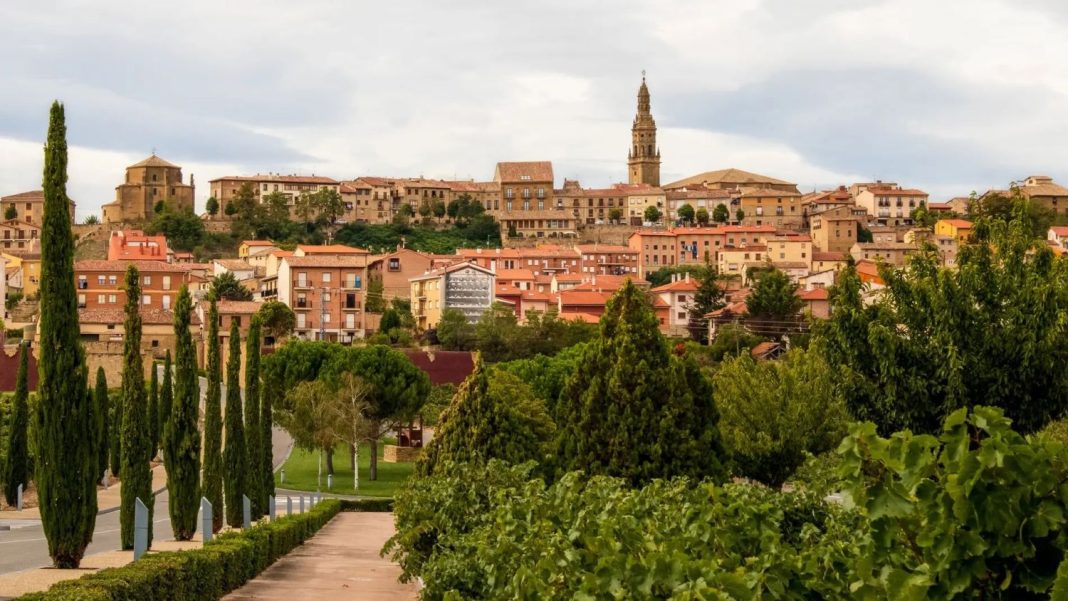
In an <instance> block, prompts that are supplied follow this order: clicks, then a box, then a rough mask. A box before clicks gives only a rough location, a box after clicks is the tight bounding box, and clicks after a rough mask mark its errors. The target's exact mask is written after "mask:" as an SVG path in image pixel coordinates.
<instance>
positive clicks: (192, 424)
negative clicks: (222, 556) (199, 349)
mask: <svg viewBox="0 0 1068 601" xmlns="http://www.w3.org/2000/svg"><path fill="white" fill-rule="evenodd" d="M192 312H193V303H192V299H191V298H190V296H189V289H188V288H186V286H184V285H183V286H182V288H181V290H179V292H178V300H177V301H176V302H175V305H174V338H175V356H174V404H173V406H172V407H171V417H170V420H169V421H168V422H167V434H166V436H165V437H164V439H165V445H166V451H165V456H164V459H165V461H166V463H165V465H166V467H167V492H168V495H169V501H170V514H171V529H172V530H173V531H174V538H175V539H176V540H189V539H190V538H192V537H193V534H194V533H195V532H196V530H197V509H198V508H199V507H200V428H199V420H200V386H199V383H198V381H197V364H196V354H195V351H194V349H193V338H192V334H191V333H190V331H189V319H190V315H191V314H192Z"/></svg>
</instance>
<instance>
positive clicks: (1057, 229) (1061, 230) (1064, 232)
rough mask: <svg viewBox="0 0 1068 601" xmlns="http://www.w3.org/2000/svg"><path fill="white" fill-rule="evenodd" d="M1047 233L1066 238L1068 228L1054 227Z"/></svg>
mask: <svg viewBox="0 0 1068 601" xmlns="http://www.w3.org/2000/svg"><path fill="white" fill-rule="evenodd" d="M1049 231H1051V232H1053V235H1055V236H1068V226H1063V225H1055V226H1053V227H1051V228H1049Z"/></svg>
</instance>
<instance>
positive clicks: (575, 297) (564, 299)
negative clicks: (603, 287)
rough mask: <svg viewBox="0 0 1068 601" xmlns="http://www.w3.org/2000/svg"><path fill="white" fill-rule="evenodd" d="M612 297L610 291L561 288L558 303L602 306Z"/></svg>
mask: <svg viewBox="0 0 1068 601" xmlns="http://www.w3.org/2000/svg"><path fill="white" fill-rule="evenodd" d="M610 298H612V294H611V293H610V292H588V291H584V290H563V291H561V292H560V304H561V305H563V306H587V307H589V306H592V307H603V306H605V304H607V303H608V299H610Z"/></svg>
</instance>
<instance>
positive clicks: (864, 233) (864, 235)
mask: <svg viewBox="0 0 1068 601" xmlns="http://www.w3.org/2000/svg"><path fill="white" fill-rule="evenodd" d="M874 240H875V236H874V235H873V234H872V233H871V230H869V229H868V228H866V227H864V226H863V225H861V224H860V223H859V222H858V223H857V242H873V241H874Z"/></svg>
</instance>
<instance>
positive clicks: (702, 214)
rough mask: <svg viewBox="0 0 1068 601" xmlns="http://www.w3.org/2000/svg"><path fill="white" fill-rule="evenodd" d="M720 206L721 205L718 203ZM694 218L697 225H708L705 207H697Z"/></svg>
mask: <svg viewBox="0 0 1068 601" xmlns="http://www.w3.org/2000/svg"><path fill="white" fill-rule="evenodd" d="M720 206H722V205H720ZM694 219H696V220H697V225H700V226H702V227H704V226H706V225H708V220H709V216H708V209H706V208H704V207H701V208H699V209H697V213H696V214H695V215H694Z"/></svg>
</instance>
